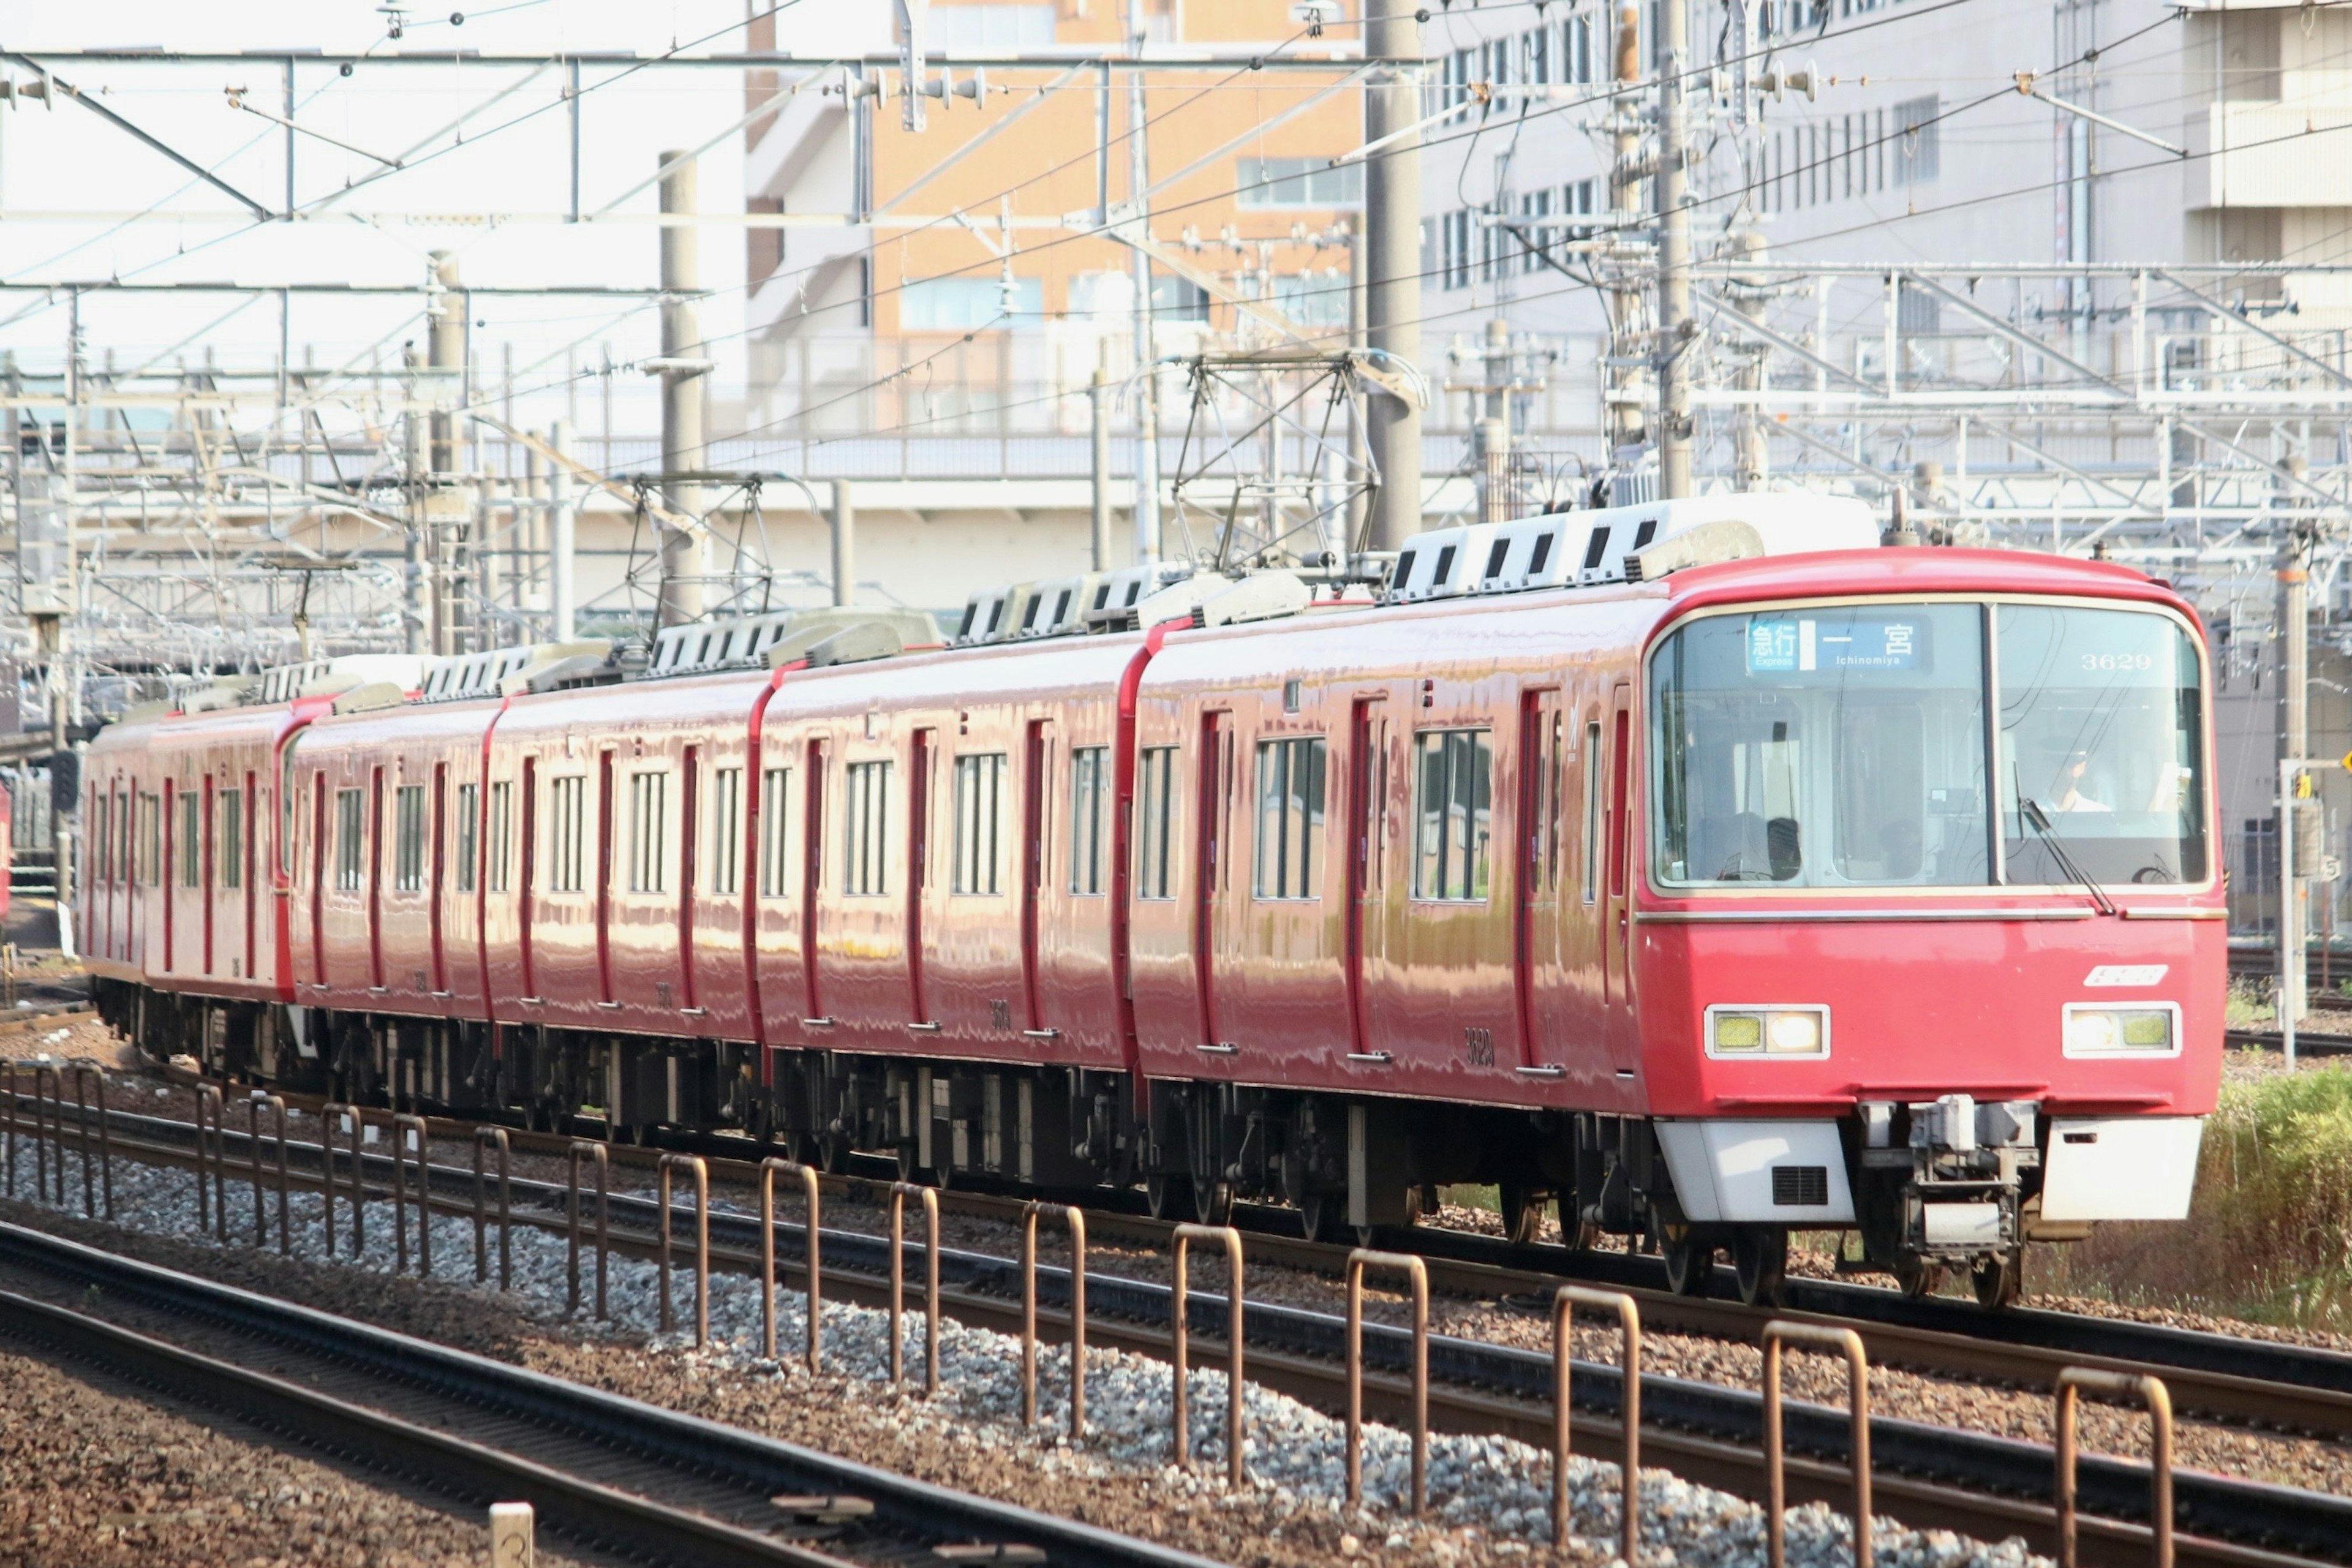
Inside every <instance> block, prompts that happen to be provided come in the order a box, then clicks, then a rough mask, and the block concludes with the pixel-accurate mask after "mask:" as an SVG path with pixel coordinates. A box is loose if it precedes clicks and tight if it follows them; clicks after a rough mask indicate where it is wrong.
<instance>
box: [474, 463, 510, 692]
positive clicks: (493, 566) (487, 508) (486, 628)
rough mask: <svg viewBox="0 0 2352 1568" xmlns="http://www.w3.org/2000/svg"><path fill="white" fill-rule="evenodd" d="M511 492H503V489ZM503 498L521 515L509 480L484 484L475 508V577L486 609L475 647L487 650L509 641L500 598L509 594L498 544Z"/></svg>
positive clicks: (484, 651) (477, 629) (476, 630)
mask: <svg viewBox="0 0 2352 1568" xmlns="http://www.w3.org/2000/svg"><path fill="white" fill-rule="evenodd" d="M500 490H505V491H507V492H508V493H507V494H506V495H505V496H503V497H502V496H500V495H499V491H500ZM501 501H503V502H504V503H505V505H506V507H507V510H508V512H509V516H510V517H515V518H517V519H518V520H519V519H520V513H519V512H518V511H517V510H515V507H514V496H513V487H512V486H511V485H509V484H499V485H484V486H483V487H482V492H481V502H480V504H479V505H478V506H477V507H476V508H475V509H474V578H475V581H476V582H477V583H478V584H479V585H480V593H481V606H482V613H481V616H480V617H479V618H478V620H477V622H476V623H475V627H474V632H475V636H474V647H475V649H476V650H477V651H478V652H483V653H487V652H488V651H489V650H490V649H491V648H494V647H500V646H501V645H503V644H504V642H505V641H506V628H505V627H503V626H499V620H498V614H497V612H498V608H499V600H501V599H503V598H505V597H506V574H505V573H504V572H503V571H501V570H500V568H501V567H502V566H503V565H504V564H505V563H504V562H503V561H502V560H501V559H500V556H501V554H502V553H503V552H501V551H499V548H498V547H497V542H496V539H495V537H494V536H495V533H496V531H497V528H498V518H499V504H500V502H501Z"/></svg>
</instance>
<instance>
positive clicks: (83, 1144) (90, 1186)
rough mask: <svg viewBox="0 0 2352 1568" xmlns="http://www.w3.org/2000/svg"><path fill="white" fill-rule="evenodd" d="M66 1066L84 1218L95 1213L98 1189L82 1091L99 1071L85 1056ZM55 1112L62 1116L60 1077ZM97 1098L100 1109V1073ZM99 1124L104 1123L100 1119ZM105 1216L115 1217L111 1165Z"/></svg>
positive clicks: (86, 1102) (102, 1079)
mask: <svg viewBox="0 0 2352 1568" xmlns="http://www.w3.org/2000/svg"><path fill="white" fill-rule="evenodd" d="M65 1070H67V1071H68V1072H71V1073H72V1074H73V1086H74V1148H75V1149H76V1150H77V1151H78V1152H79V1153H80V1155H81V1214H82V1217H83V1218H84V1219H89V1218H90V1217H91V1216H93V1215H96V1214H97V1213H98V1189H97V1181H96V1173H94V1172H93V1171H92V1170H91V1168H90V1160H89V1099H88V1097H87V1096H86V1095H85V1094H84V1093H83V1087H84V1085H85V1083H86V1082H87V1080H88V1079H89V1075H90V1074H92V1073H95V1072H98V1071H99V1066H98V1064H97V1063H96V1062H94V1061H92V1060H90V1059H89V1058H87V1057H76V1058H73V1059H72V1060H71V1061H69V1062H68V1063H67V1064H66V1068H65ZM58 1095H59V1098H58V1115H59V1116H63V1115H64V1114H65V1103H64V1083H63V1080H62V1079H60V1080H59V1083H58ZM98 1102H99V1107H100V1110H101V1112H102V1111H103V1110H104V1109H105V1106H106V1079H105V1077H104V1075H103V1074H100V1078H99V1087H98ZM100 1124H101V1126H102V1125H103V1120H102V1119H101V1123H100ZM111 1163H112V1162H111V1161H110V1162H109V1165H111ZM106 1197H107V1202H106V1217H107V1218H109V1219H112V1218H113V1217H114V1173H113V1171H112V1170H111V1169H109V1170H108V1172H107V1176H106Z"/></svg>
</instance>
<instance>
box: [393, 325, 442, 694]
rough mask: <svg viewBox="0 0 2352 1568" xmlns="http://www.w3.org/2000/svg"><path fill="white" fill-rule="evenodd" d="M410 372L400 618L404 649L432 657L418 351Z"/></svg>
mask: <svg viewBox="0 0 2352 1568" xmlns="http://www.w3.org/2000/svg"><path fill="white" fill-rule="evenodd" d="M406 358H407V362H408V363H407V369H408V425H407V431H406V434H407V437H408V439H407V448H408V451H407V457H408V578H407V584H406V586H407V593H408V607H407V611H406V613H405V614H404V616H402V617H401V619H402V622H403V626H402V629H403V631H404V632H405V633H406V634H407V635H406V638H405V646H406V647H407V650H408V651H409V652H410V653H413V654H423V653H430V652H431V651H432V650H433V645H434V642H435V633H434V622H435V619H436V617H435V614H434V595H433V553H432V538H433V523H432V520H431V519H429V518H427V517H426V516H425V491H426V489H428V488H429V486H430V483H431V479H430V477H429V476H430V474H431V470H432V458H431V456H430V453H431V443H430V441H429V440H428V438H427V437H428V434H429V430H430V423H431V422H430V420H429V419H428V418H427V417H426V416H425V413H424V405H425V395H424V389H423V388H421V387H419V386H418V385H417V381H416V370H417V363H416V349H415V345H413V344H412V345H411V346H410V347H409V348H408V350H407V353H406Z"/></svg>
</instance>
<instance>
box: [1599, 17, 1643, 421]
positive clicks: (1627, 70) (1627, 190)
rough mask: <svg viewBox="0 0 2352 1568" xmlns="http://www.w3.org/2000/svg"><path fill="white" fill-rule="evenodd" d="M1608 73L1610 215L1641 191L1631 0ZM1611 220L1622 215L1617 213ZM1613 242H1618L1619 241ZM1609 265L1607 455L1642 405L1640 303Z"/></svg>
mask: <svg viewBox="0 0 2352 1568" xmlns="http://www.w3.org/2000/svg"><path fill="white" fill-rule="evenodd" d="M1612 75H1613V76H1614V77H1615V79H1616V81H1617V96H1616V97H1615V98H1614V99H1613V100H1611V102H1610V106H1609V120H1610V125H1611V129H1612V133H1613V134H1612V152H1611V162H1610V166H1609V210H1610V212H1611V213H1612V215H1620V214H1624V213H1630V212H1632V211H1633V208H1634V206H1635V205H1636V204H1637V203H1638V202H1639V201H1640V200H1641V194H1642V176H1641V173H1640V165H1639V163H1638V160H1639V158H1640V156H1641V150H1642V138H1641V130H1640V122H1639V119H1638V117H1637V115H1636V113H1635V111H1634V106H1633V84H1634V83H1635V82H1637V81H1639V80H1641V79H1642V14H1641V12H1640V11H1639V10H1638V9H1637V8H1636V7H1635V5H1634V0H1620V4H1619V5H1618V7H1617V47H1616V69H1615V70H1614V71H1613V72H1612ZM1615 221H1622V218H1618V219H1616V220H1615ZM1618 243H1619V244H1620V245H1622V241H1619V242H1618ZM1612 248H1614V247H1612ZM1610 271H1611V273H1612V283H1613V285H1614V286H1613V287H1612V288H1611V289H1609V292H1608V295H1607V299H1608V304H1609V336H1610V353H1609V358H1610V363H1609V366H1608V368H1607V370H1606V372H1605V373H1604V374H1603V375H1602V378H1601V386H1602V388H1603V390H1602V393H1601V403H1602V406H1601V423H1602V426H1603V427H1604V428H1605V429H1607V430H1608V432H1609V452H1610V457H1611V458H1612V460H1614V459H1615V458H1617V455H1618V453H1619V451H1620V450H1621V449H1622V448H1624V447H1634V446H1637V445H1639V444H1640V441H1641V439H1642V408H1641V404H1640V402H1639V401H1638V400H1637V396H1636V388H1635V385H1634V380H1633V374H1631V362H1632V360H1633V334H1634V331H1635V330H1636V328H1637V325H1638V323H1639V322H1640V321H1641V315H1642V309H1641V295H1640V294H1639V293H1638V292H1637V291H1636V290H1634V289H1631V288H1628V287H1626V285H1625V282H1624V279H1623V276H1622V274H1623V268H1622V265H1621V266H1618V267H1613V268H1610Z"/></svg>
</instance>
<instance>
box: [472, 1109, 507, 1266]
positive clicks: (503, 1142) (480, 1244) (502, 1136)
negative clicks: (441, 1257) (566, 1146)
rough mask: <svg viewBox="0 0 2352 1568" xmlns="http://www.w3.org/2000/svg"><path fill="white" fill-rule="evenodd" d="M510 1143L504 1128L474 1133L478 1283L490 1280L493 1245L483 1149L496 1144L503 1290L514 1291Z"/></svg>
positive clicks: (484, 1128) (492, 1128) (484, 1129)
mask: <svg viewBox="0 0 2352 1568" xmlns="http://www.w3.org/2000/svg"><path fill="white" fill-rule="evenodd" d="M509 1142H510V1141H509V1139H508V1137H507V1130H506V1129H505V1128H503V1127H477V1128H475V1129H474V1282H475V1283H476V1284H480V1283H481V1282H482V1281H483V1280H485V1279H488V1278H489V1276H490V1252H489V1243H488V1241H487V1240H486V1239H485V1238H484V1237H483V1234H482V1227H483V1225H484V1223H485V1216H484V1215H483V1212H482V1145H484V1144H485V1143H488V1144H493V1145H495V1146H496V1147H497V1149H498V1152H499V1289H501V1290H511V1289H514V1185H513V1183H512V1181H511V1180H510V1179H509V1170H508V1166H509V1160H510V1158H511V1150H510V1147H509Z"/></svg>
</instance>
